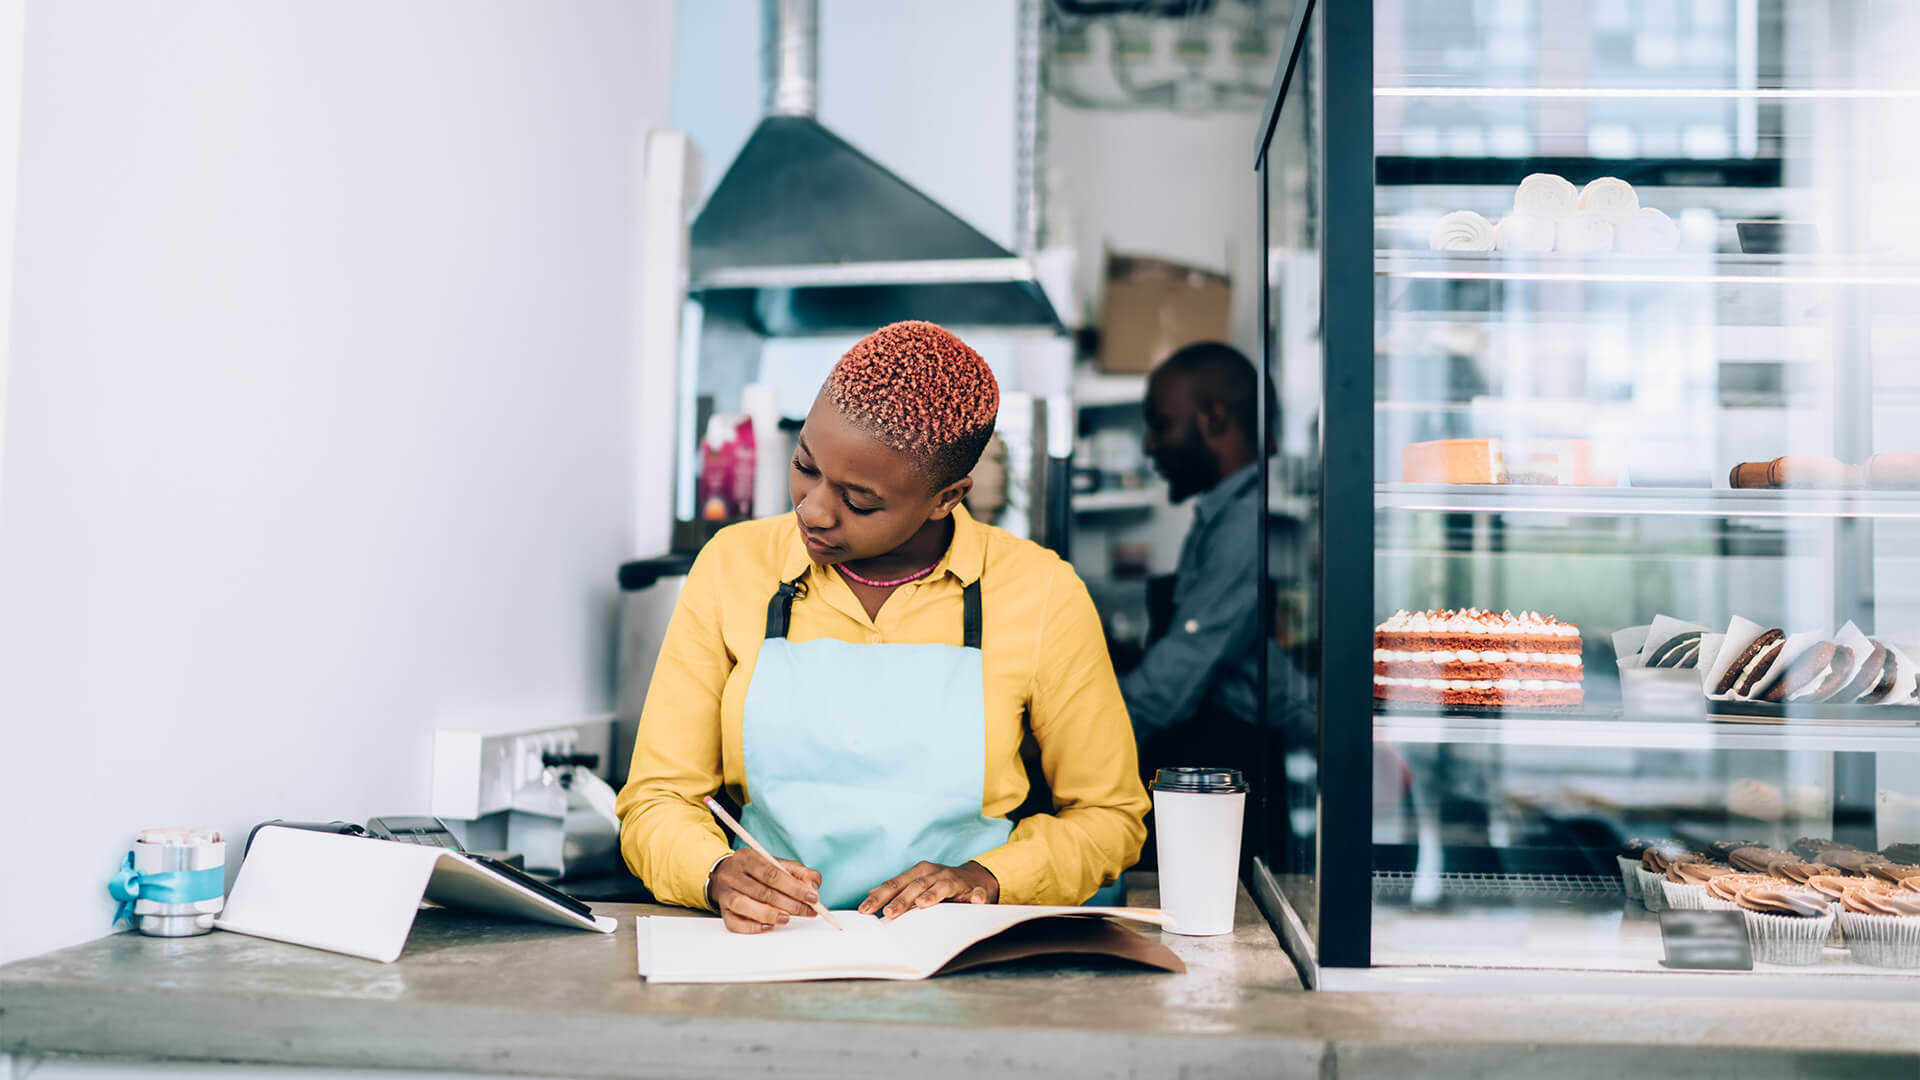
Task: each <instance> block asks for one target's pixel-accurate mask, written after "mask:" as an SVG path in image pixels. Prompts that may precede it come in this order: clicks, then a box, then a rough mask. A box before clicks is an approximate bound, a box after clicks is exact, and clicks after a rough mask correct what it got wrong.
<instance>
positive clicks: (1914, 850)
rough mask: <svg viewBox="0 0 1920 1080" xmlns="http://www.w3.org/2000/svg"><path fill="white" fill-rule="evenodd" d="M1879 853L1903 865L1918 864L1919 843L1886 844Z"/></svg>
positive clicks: (1919, 854)
mask: <svg viewBox="0 0 1920 1080" xmlns="http://www.w3.org/2000/svg"><path fill="white" fill-rule="evenodd" d="M1880 854H1882V855H1885V856H1886V857H1887V858H1889V859H1892V860H1893V861H1894V862H1897V863H1900V864H1902V865H1904V866H1920V844H1888V845H1887V846H1886V847H1883V848H1881V849H1880Z"/></svg>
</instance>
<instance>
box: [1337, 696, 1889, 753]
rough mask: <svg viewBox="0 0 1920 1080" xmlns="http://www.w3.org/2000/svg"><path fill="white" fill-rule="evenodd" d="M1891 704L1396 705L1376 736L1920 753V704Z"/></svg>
mask: <svg viewBox="0 0 1920 1080" xmlns="http://www.w3.org/2000/svg"><path fill="white" fill-rule="evenodd" d="M1885 711H1887V712H1889V713H1892V714H1894V715H1893V716H1892V717H1889V718H1888V719H1887V720H1886V721H1884V722H1883V721H1873V722H1870V723H1825V722H1819V723H1811V722H1802V723H1786V724H1749V723H1740V722H1736V721H1727V720H1715V719H1711V718H1709V717H1706V716H1697V717H1688V718H1680V719H1643V718H1637V717H1630V716H1627V715H1625V714H1624V713H1622V712H1620V711H1619V710H1613V711H1610V712H1603V711H1597V710H1594V711H1582V710H1571V711H1566V712H1550V711H1546V710H1542V711H1541V712H1539V713H1538V714H1537V715H1528V714H1524V713H1520V712H1509V713H1506V714H1505V715H1501V716H1458V715H1449V714H1447V713H1443V712H1439V711H1419V710H1418V709H1417V707H1413V706H1396V707H1395V709H1394V711H1393V712H1388V713H1376V714H1375V715H1374V718H1373V730H1374V736H1375V738H1376V739H1380V740H1383V741H1388V742H1397V743H1435V744H1460V743H1480V744H1485V745H1492V746H1565V747H1607V748H1612V749H1620V748H1631V749H1643V750H1827V751H1876V750H1889V751H1903V752H1909V753H1911V752H1920V708H1912V709H1908V708H1906V707H1904V706H1892V705H1890V706H1887V707H1886V710H1885ZM1903 712H1911V714H1912V717H1911V719H1905V718H1902V717H1901V716H1900V715H1899V714H1901V713H1903Z"/></svg>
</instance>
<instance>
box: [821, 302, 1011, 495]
mask: <svg viewBox="0 0 1920 1080" xmlns="http://www.w3.org/2000/svg"><path fill="white" fill-rule="evenodd" d="M825 393H826V395H827V398H828V400H830V401H832V402H833V404H834V406H835V407H836V408H838V409H839V410H840V413H841V415H843V416H845V417H846V418H847V419H849V420H851V421H853V422H854V423H855V424H857V425H859V426H860V427H862V428H865V429H866V430H867V431H869V432H871V433H872V434H873V435H875V436H877V437H878V438H880V439H881V440H882V441H883V442H885V443H886V444H887V445H889V446H891V447H893V448H894V449H895V450H898V451H900V452H902V453H904V454H907V455H909V456H910V457H913V458H914V459H915V460H916V461H917V462H918V463H919V464H920V465H921V466H922V468H923V469H924V470H925V471H926V473H927V474H928V476H929V477H931V478H932V480H933V482H934V487H935V489H936V490H938V489H939V488H944V487H946V486H947V485H948V484H951V483H953V482H955V481H957V480H959V479H960V478H962V477H964V476H966V475H967V474H968V473H970V472H972V471H973V467H974V466H975V465H976V464H978V463H979V461H980V454H981V452H982V451H984V450H985V449H986V447H987V442H988V440H990V439H992V438H993V420H994V417H995V416H996V415H997V414H998V413H999V411H1000V384H999V383H997V382H995V381H994V378H993V371H992V370H991V369H989V368H988V367H987V362H986V361H985V360H983V359H981V358H980V354H979V353H977V352H974V351H973V350H972V349H971V348H969V347H968V346H967V343H966V342H964V341H961V340H960V339H959V338H958V337H956V336H955V335H954V334H953V332H952V331H950V330H947V329H945V328H944V327H940V326H935V325H934V324H933V323H930V322H897V323H894V324H893V325H891V326H883V327H881V328H880V329H878V330H875V331H874V332H873V333H871V334H868V335H867V336H866V337H864V338H861V339H860V341H859V342H858V343H857V344H855V345H854V347H853V348H851V349H848V350H847V352H846V355H845V356H842V357H841V358H840V362H839V363H837V364H835V365H834V366H833V371H832V373H831V374H829V375H828V376H827V385H826V387H825Z"/></svg>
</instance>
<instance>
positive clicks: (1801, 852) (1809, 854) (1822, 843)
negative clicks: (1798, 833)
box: [1787, 836, 1853, 862]
mask: <svg viewBox="0 0 1920 1080" xmlns="http://www.w3.org/2000/svg"><path fill="white" fill-rule="evenodd" d="M1852 846H1853V845H1851V844H1842V843H1837V842H1835V841H1833V840H1829V839H1827V838H1826V837H1824V836H1803V837H1801V838H1800V839H1798V840H1795V841H1794V842H1793V843H1791V844H1788V845H1787V850H1788V851H1791V852H1793V853H1794V854H1795V855H1798V856H1800V857H1801V858H1803V859H1805V860H1807V861H1808V862H1819V861H1820V853H1821V852H1823V851H1826V850H1828V849H1829V848H1841V849H1846V848H1851V847H1852Z"/></svg>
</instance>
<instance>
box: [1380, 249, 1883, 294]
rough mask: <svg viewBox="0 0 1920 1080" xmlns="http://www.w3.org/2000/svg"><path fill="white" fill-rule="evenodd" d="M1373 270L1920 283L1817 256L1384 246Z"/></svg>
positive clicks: (1447, 277)
mask: <svg viewBox="0 0 1920 1080" xmlns="http://www.w3.org/2000/svg"><path fill="white" fill-rule="evenodd" d="M1374 273H1375V274H1376V275H1379V276H1384V277H1391V278H1396V279H1410V280H1422V279H1425V280H1439V281H1526V282H1587V283H1594V284H1608V285H1629V286H1633V285H1646V286H1653V287H1661V288H1664V287H1669V286H1673V285H1832V286H1875V285H1887V286H1915V285H1920V265H1915V264H1914V263H1912V262H1909V261H1886V260H1877V259H1865V258H1849V257H1844V256H1814V255H1738V254H1728V253H1721V254H1714V255H1708V254H1679V255H1620V254H1603V255H1515V254H1510V253H1506V252H1491V251H1489V252H1446V251H1414V250H1401V251H1381V252H1379V253H1377V254H1376V255H1375V256H1374Z"/></svg>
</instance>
